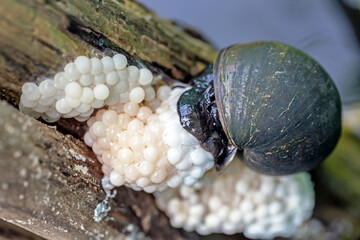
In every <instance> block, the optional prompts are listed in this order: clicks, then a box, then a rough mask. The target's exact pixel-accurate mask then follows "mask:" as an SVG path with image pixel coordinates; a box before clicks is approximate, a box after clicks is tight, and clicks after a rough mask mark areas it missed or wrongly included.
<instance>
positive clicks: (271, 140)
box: [214, 42, 341, 175]
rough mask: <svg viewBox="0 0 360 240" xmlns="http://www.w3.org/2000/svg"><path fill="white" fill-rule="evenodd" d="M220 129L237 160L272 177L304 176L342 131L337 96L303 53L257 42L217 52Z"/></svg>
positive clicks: (329, 149) (335, 91) (215, 71)
mask: <svg viewBox="0 0 360 240" xmlns="http://www.w3.org/2000/svg"><path fill="white" fill-rule="evenodd" d="M214 89H215V98H216V105H217V108H218V111H219V116H220V121H221V125H222V127H223V129H224V132H225V133H226V135H227V137H228V139H229V140H230V142H231V143H232V144H233V145H235V146H236V147H237V148H238V149H239V150H238V154H239V155H240V157H241V159H242V161H244V163H245V164H246V165H248V166H249V167H251V168H252V169H254V170H256V171H258V172H261V173H265V174H274V175H285V174H292V173H296V172H301V171H307V170H310V169H311V168H313V167H314V166H316V165H317V164H318V163H320V162H321V161H322V160H324V159H325V158H326V156H328V154H329V153H330V152H331V151H332V150H333V148H334V147H335V145H336V143H337V141H338V138H339V136H340V132H341V103H340V97H339V93H338V91H337V89H336V87H335V85H334V83H333V81H332V80H331V78H330V77H329V75H328V74H327V73H326V72H325V71H324V69H323V68H322V67H321V66H320V65H319V64H318V63H317V62H316V61H315V60H314V59H312V58H311V57H309V56H308V55H306V54H304V53H303V52H301V51H299V50H297V49H295V48H293V47H290V46H287V45H285V44H281V43H275V42H259V43H251V44H244V45H234V46H231V47H229V48H226V49H224V50H222V51H221V52H220V53H219V55H218V57H217V59H216V62H215V64H214Z"/></svg>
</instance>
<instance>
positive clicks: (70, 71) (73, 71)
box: [64, 62, 80, 81]
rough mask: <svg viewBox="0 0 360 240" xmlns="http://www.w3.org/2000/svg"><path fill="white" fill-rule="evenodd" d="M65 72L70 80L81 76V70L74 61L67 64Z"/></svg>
mask: <svg viewBox="0 0 360 240" xmlns="http://www.w3.org/2000/svg"><path fill="white" fill-rule="evenodd" d="M64 72H65V76H66V78H67V79H69V81H75V80H77V79H79V77H80V72H79V70H78V69H77V67H76V65H75V63H73V62H71V63H68V64H66V65H65V68H64Z"/></svg>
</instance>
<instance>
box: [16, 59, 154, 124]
mask: <svg viewBox="0 0 360 240" xmlns="http://www.w3.org/2000/svg"><path fill="white" fill-rule="evenodd" d="M152 81H153V75H152V73H151V72H150V70H148V69H146V68H143V69H138V68H137V67H136V66H127V59H126V57H125V56H124V55H122V54H115V55H114V56H113V57H109V56H104V57H103V58H101V59H99V58H97V57H93V58H91V59H90V58H88V57H85V56H80V57H77V58H76V59H75V61H74V62H70V63H68V64H66V66H65V68H64V71H63V72H60V73H57V74H56V75H55V77H54V79H47V80H44V81H42V82H41V83H40V84H39V86H37V85H36V84H35V83H32V82H29V83H25V84H24V85H23V87H22V95H21V99H20V104H19V108H20V110H21V111H23V112H25V113H27V114H29V115H31V116H33V117H36V118H38V117H40V116H41V117H42V118H43V119H44V120H45V121H48V122H55V121H57V120H59V118H61V117H63V118H72V117H74V118H75V119H76V120H78V121H85V120H87V119H88V118H89V117H90V115H91V114H92V113H93V111H94V109H96V108H101V107H103V106H104V105H113V104H116V103H119V102H120V103H126V102H129V101H130V102H133V103H140V102H142V101H144V100H145V101H153V100H154V99H155V90H154V88H153V87H152V85H151V83H152Z"/></svg>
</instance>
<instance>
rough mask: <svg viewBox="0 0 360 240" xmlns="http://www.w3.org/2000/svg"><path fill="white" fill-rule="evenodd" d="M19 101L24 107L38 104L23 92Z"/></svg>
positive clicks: (32, 106)
mask: <svg viewBox="0 0 360 240" xmlns="http://www.w3.org/2000/svg"><path fill="white" fill-rule="evenodd" d="M20 103H21V104H22V105H23V106H24V107H26V108H34V107H36V105H37V104H38V102H37V101H31V100H29V99H28V98H27V97H26V96H25V95H24V94H22V95H21V96H20Z"/></svg>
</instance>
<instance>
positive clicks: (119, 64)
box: [113, 54, 127, 70]
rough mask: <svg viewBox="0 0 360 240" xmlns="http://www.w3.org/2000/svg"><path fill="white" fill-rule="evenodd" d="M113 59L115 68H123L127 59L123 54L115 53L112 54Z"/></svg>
mask: <svg viewBox="0 0 360 240" xmlns="http://www.w3.org/2000/svg"><path fill="white" fill-rule="evenodd" d="M113 61H114V67H115V69H116V70H121V69H124V68H125V67H126V65H127V59H126V57H125V56H124V55H123V54H115V55H114V56H113Z"/></svg>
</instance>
